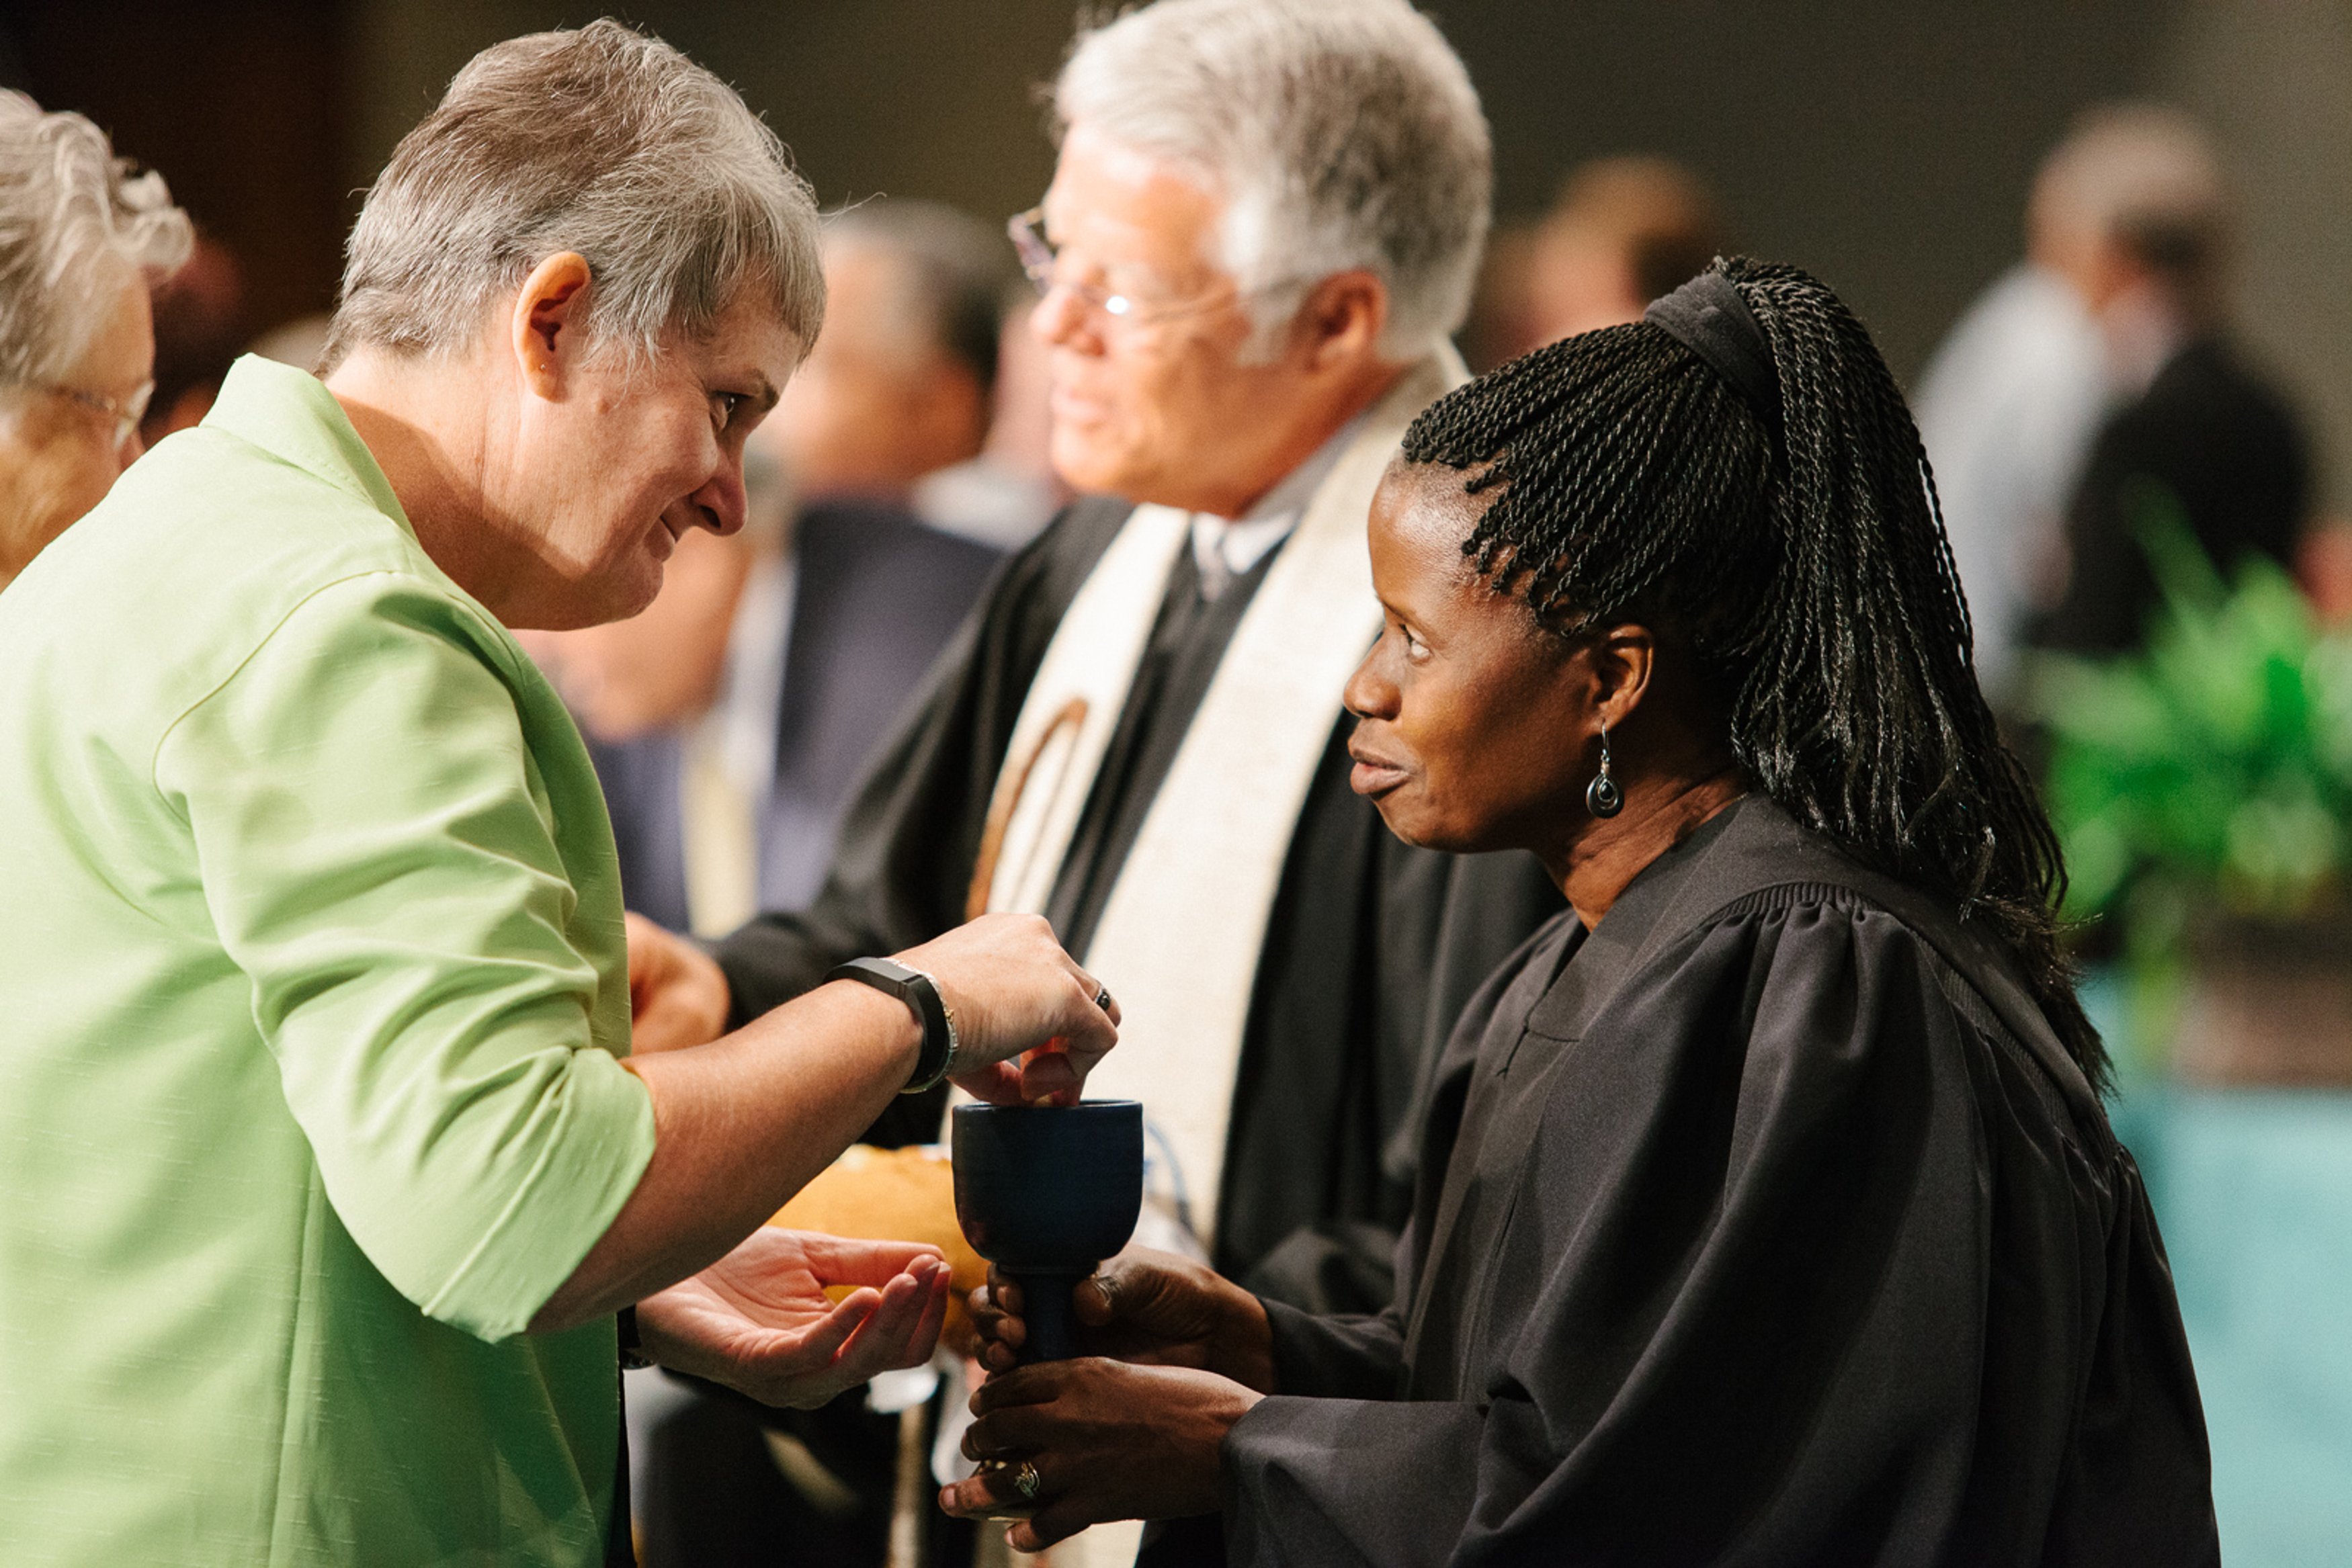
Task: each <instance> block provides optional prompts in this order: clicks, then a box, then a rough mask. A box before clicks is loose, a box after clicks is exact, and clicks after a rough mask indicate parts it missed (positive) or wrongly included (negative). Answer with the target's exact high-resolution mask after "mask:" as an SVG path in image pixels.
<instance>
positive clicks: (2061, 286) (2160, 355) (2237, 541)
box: [1918, 104, 2310, 706]
mask: <svg viewBox="0 0 2352 1568" xmlns="http://www.w3.org/2000/svg"><path fill="white" fill-rule="evenodd" d="M2026 233H2027V253H2028V255H2027V260H2026V261H2025V262H2023V263H2022V264H2021V265H2020V266H2019V267H2016V268H2015V269H2013V270H2012V271H2011V272H2010V273H2009V274H2008V275H2007V276H2005V277H2002V278H2001V279H2000V281H1999V282H1998V283H1996V284H1995V285H1994V286H1993V287H1992V288H1991V289H1990V290H1988V291H1987V293H1986V294H1985V295H1984V297H1983V298H1980V299H1979V300H1978V302H1977V303H1976V304H1975V305H1973V306H1971V307H1970V308H1969V312H1968V314H1967V315H1965V316H1963V317H1962V318H1961V319H1960V322H1959V324H1958V326H1957V327H1955V328H1954V329H1953V330H1952V333H1951V335H1950V336H1949V337H1948V339H1947V340H1945V342H1944V344H1943V346H1942V347H1941V348H1939V349H1938V350H1937V353H1936V356H1935V358H1934V359H1933V360H1932V361H1929V364H1928V367H1927V373H1926V374H1925V376H1924V377H1923V378H1922V381H1921V384H1920V391H1919V398H1918V405H1919V430H1920V438H1921V440H1922V441H1923V442H1924V443H1925V444H1926V445H1927V455H1928V459H1929V462H1930V463H1931V464H1932V465H1933V468H1934V473H1935V478H1936V487H1937V495H1938V497H1939V499H1940V501H1941V503H1942V507H1943V511H1944V517H1945V523H1946V527H1947V528H1948V532H1949V534H1950V538H1951V542H1952V556H1953V559H1954V560H1955V562H1956V563H1957V564H1958V568H1959V573H1960V581H1961V583H1962V585H1963V586H1964V587H1965V589H1966V590H1967V592H1968V601H1969V616H1970V620H1971V622H1972V623H1973V626H1974V629H1975V633H1976V649H1977V662H1978V669H1979V673H1980V676H1981V678H1982V680H1983V682H1984V685H1985V689H1986V691H1987V693H1988V695H1990V697H1991V699H1992V700H1993V702H1994V704H1995V706H2008V705H2009V704H2011V703H2012V702H2014V701H2015V700H2016V698H2017V696H2018V693H2017V691H2016V681H2017V678H2018V669H2017V657H2018V654H2019V653H2020V651H2021V648H2022V647H2023V646H2024V645H2025V643H2027V642H2028V641H2029V640H2031V641H2033V642H2037V643H2046V644H2048V645H2051V646H2056V647H2064V648H2072V649H2077V650H2096V651H2115V650H2118V649H2121V648H2124V647H2127V646H2130V645H2132V644H2133V643H2137V640H2138V636H2139V628H2140V622H2141V619H2142V617H2143V616H2144V614H2145V612H2146V611H2147V607H2148V605H2149V604H2150V603H2152V602H2153V598H2154V585H2153V582H2152V580H2151V579H2150V577H2149V573H2148V569H2147V559H2146V557H2145V556H2144V554H2143V553H2142V551H2141V547H2140V542H2139V535H2138V528H2139V526H2140V522H2141V519H2140V518H2139V517H2137V516H2134V515H2131V514H2132V513H2133V512H2134V510H2135V509H2136V507H2137V503H2135V502H2134V501H2133V500H2131V499H2130V497H2146V496H2147V495H2149V494H2150V493H2151V491H2150V489H2149V488H2148V485H2147V483H2146V482H2147V481H2152V482H2153V483H2154V484H2155V485H2156V486H2158V487H2160V493H2162V494H2165V495H2168V496H2170V497H2174V498H2175V499H2176V501H2177V504H2178V507H2179V510H2180V512H2181V513H2182V514H2183V517H2182V520H2183V521H2184V522H2185V523H2186V524H2187V525H2188V526H2189V528H2190V529H2191V530H2192V531H2193V532H2194V533H2195V534H2196V536H2197V537H2198V538H2199V539H2200V541H2201V542H2203V543H2204V544H2205V545H2206V548H2207V549H2208V551H2209V553H2211V554H2212V555H2213V556H2214V559H2216V561H2217V562H2218V563H2220V564H2221V565H2223V566H2224V567H2226V566H2227V565H2228V564H2229V563H2230V561H2231V559H2234V558H2235V557H2236V556H2237V555H2238V554H2240V553H2241V552H2242V550H2244V549H2250V548H2251V549H2260V550H2263V551H2265V552H2266V553H2271V554H2273V555H2277V556H2279V557H2280V558H2281V559H2286V558H2287V557H2288V556H2289V555H2290V554H2291V553H2292V552H2293V550H2294V543H2295V538H2296V536H2297V533H2298V531H2299V530H2300V528H2301V527H2302V524H2303V520H2304V513H2305V509H2306V507H2307V505H2308V492H2309V485H2310V477H2309V476H2310V459H2309V455H2308V453H2307V451H2306V449H2305V442H2304V439H2303V435H2302V434H2301V431H2300V427H2299V425H2298V423H2297V422H2296V420H2295V418H2294V415H2293V413H2291V411H2289V410H2288V409H2287V408H2286V407H2285V405H2284V402H2282V401H2281V400H2280V399H2279V397H2278V395H2277V394H2276V393H2275V392H2273V391H2272V390H2271V389H2270V388H2269V387H2268V386H2267V385H2266V384H2265V383H2264V382H2263V381H2262V379H2261V378H2260V377H2258V376H2256V375H2255V374H2253V373H2252V371H2248V370H2247V369H2246V368H2245V367H2244V366H2243V364H2242V362H2241V361H2240V360H2239V359H2238V357H2237V356H2236V355H2235V354H2234V353H2233V352H2232V351H2231V349H2230V348H2229V347H2228V345H2227V342H2226V333H2225V320H2224V314H2225V313H2224V310H2223V308H2222V306H2223V294H2224V287H2223V285H2224V282H2225V277H2224V273H2225V264H2226V262H2227V259H2228V251H2229V241H2230V222H2229V202H2228V193H2227V190H2226V188H2225V186H2224V184H2223V182H2222V179H2221V171H2220V169H2219V167H2218V165H2217V164H2216V163H2215V162H2214V159H2213V155H2212V152H2211V151H2210V148H2209V147H2208V146H2207V145H2206V142H2205V140H2204V138H2203V136H2202V134H2201V133H2200V132H2199V131H2198V130H2197V128H2196V127H2195V126H2194V125H2193V124H2192V123H2191V122H2189V120H2187V119H2186V118H2185V117H2184V116H2182V115H2180V114H2179V113H2178V112H2177V111H2175V110H2168V109H2163V108H2159V107H2156V106H2153V105H2144V104H2143V105H2131V104H2126V105H2116V106H2111V107H2108V108H2105V109H2100V110H2093V111H2092V112H2090V113H2089V114H2086V115H2085V116H2084V118H2083V119H2082V120H2081V121H2080V122H2079V123H2078V124H2077V125H2076V127H2075V128H2074V131H2072V132H2071V133H2070V134H2069V135H2068V136H2067V137H2066V139H2065V140H2064V141H2061V142H2060V143H2059V144H2058V146H2057V147H2055V148H2054V149H2053V150H2052V151H2051V152H2050V154H2049V156H2048V157H2047V158H2046V159H2044V160H2043V162H2042V167H2041V169H2040V171H2039V172H2037V173H2036V175H2035V177H2034V182H2033V189H2032V199H2031V201H2030V203H2029V204H2028V207H2027V214H2026Z"/></svg>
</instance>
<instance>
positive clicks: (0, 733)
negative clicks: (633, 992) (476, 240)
mask: <svg viewBox="0 0 2352 1568" xmlns="http://www.w3.org/2000/svg"><path fill="white" fill-rule="evenodd" d="M625 967H626V965H625V948H624V945H623V936H622V926H621V895H620V879H619V870H618V865H617V862H616V861H615V859H614V850H613V836H612V829H611V826H610V824H609V822H608V821H607V820H606V818H605V815H604V804H603V801H602V799H601V797H600V796H599V794H598V791H597V787H596V779H595V775H594V773H593V770H592V768H591V766H590V764H589V760H588V758H587V755H586V752H585V751H584V749H583V747H582V745H581V741H580V737H579V735H578V733H577V731H575V730H574V728H573V727H572V721H571V719H570V718H569V717H567V716H565V714H564V711H563V709H562V706H561V704H560V703H559V702H558V701H557V699H556V696H555V695H554V693H553V692H552V691H551V690H550V688H549V687H548V685H547V684H546V683H545V682H544V681H543V680H541V677H540V675H539V674H538V673H537V671H536V670H534V669H533V667H532V666H531V664H530V662H529V660H527V659H526V658H525V657H524V655H523V653H522V651H521V650H520V648H519V647H518V646H517V645H516V643H515V642H514V639H513V638H512V637H510V636H509V635H508V634H507V632H505V630H504V629H503V628H501V627H500V626H499V624H498V622H496V621H494V620H493V619H492V618H491V617H490V615H489V614H488V612H486V611H485V610H484V609H483V608H482V607H481V606H480V605H479V604H478V603H476V602H475V601H473V600H472V599H470V598H469V597H468V596H467V594H466V593H465V592H464V591H461V590H460V589H459V588H458V587H457V585H456V584H455V583H453V582H451V581H450V580H449V579H448V578H446V576H444V575H443V574H442V573H441V571H440V570H438V569H437V568H436V567H435V566H434V564H433V563H432V561H431V560H430V559H427V558H426V556H425V552H424V550H423V549H421V548H420V547H419V546H418V544H417V541H416V538H415V535H414V534H413V533H412V532H411V531H410V529H409V527H408V524H407V522H406V520H405V519H404V517H403V515H402V513H401V508H400V506H399V503H398V502H397V501H396V500H395V499H394V497H393V494H392V491H391V488H390V486H388V485H387V484H386V482H385V480H384V477H383V474H382V472H381V471H380V470H379V469H378V468H377V467H376V465H375V463H374V462H373V459H372V458H371V457H370V456H369V455H368V452H367V449H366V448H365V447H364V446H363V445H362V444H361V442H360V440H359V438H358V436H357V435H356V434H353V432H352V427H351V425H350V424H349V423H347V422H346V420H345V419H344V417H343V413H342V411H341V408H340V407H339V406H338V405H337V403H336V402H335V401H334V399H333V398H332V397H331V396H330V395H329V394H328V392H327V391H326V389H325V388H323V387H322V386H320V384H319V383H318V382H315V381H313V380H311V379H310V377H308V376H306V375H303V374H301V373H300V372H299V371H291V370H288V369H286V368H284V367H282V366H278V365H274V364H270V363H268V362H266V361H257V360H246V361H241V362H240V363H239V364H238V365H237V367H236V370H235V371H234V372H233V373H232V374H231V375H230V377H229V379H228V382H227V384H226V387H225V388H224V389H223V391H222V393H221V397H220V401H219V403H218V405H217V406H216V407H215V409H214V411H213V413H212V416H211V417H210V418H209V419H207V420H206V421H205V423H204V425H203V426H202V427H201V428H199V429H197V430H194V431H192V432H189V433H187V434H182V435H177V436H173V438H171V439H170V440H168V441H166V442H164V443H163V444H161V445H160V446H158V447H157V448H156V450H155V451H154V452H153V453H152V454H150V455H148V456H147V457H145V458H144V459H142V461H141V462H140V463H139V464H137V465H135V466H134V467H132V469H131V471H130V473H128V474H127V475H125V476H124V477H123V478H122V480H121V482H120V483H119V484H118V485H117V486H115V489H114V492H113V494H112V495H111V496H110V497H108V499H107V500H106V502H105V503H104V504H103V505H101V506H100V507H99V508H98V509H97V510H96V511H95V512H93V513H91V514H90V515H89V517H86V518H85V519H83V520H82V521H81V522H80V523H79V524H77V525H75V527H74V528H71V529H69V530H68V532H67V534H66V535H65V536H64V537H63V538H61V539H59V540H58V542H57V543H56V544H54V545H52V546H51V547H50V548H49V549H47V550H46V551H45V552H43V554H42V555H41V556H40V557H39V558H38V559H36V560H35V562H34V563H33V565H32V566H31V567H30V568H29V569H28V570H26V572H25V573H24V574H23V575H22V576H21V577H19V578H18V579H17V580H16V582H15V583H14V584H12V585H11V586H10V587H9V588H8V589H7V590H6V591H5V592H0V1563H7V1564H9V1565H10V1568H24V1565H26V1564H35V1563H40V1564H47V1563H73V1564H90V1565H92V1568H96V1565H98V1564H105V1565H106V1568H124V1565H128V1564H141V1563H171V1564H175V1565H177V1564H210V1563H220V1564H236V1565H237V1568H249V1565H253V1564H263V1563H268V1564H291V1563H398V1564H403V1565H421V1564H426V1563H485V1564H487V1563H499V1564H509V1563H596V1562H599V1561H601V1553H602V1549H603V1542H604V1530H605V1523H606V1517H607V1513H608V1511H609V1510H610V1507H611V1493H612V1489H613V1478H614V1450H615V1443H616V1420H617V1393H616V1388H615V1381H616V1380H615V1374H614V1337H613V1327H612V1324H611V1323H610V1322H602V1323H597V1324H594V1325H592V1326H590V1327H587V1328H583V1329H578V1330H574V1331H572V1332H571V1333H563V1334H557V1335H551V1336H540V1337H525V1336H523V1335H522V1333H521V1331H522V1328H523V1325H524V1324H525V1323H526V1322H528V1321H529V1320H530V1316H531V1314H532V1313H533V1312H535V1311H536V1310H537V1309H538V1308H539V1306H540V1305H541V1303H542V1302H544V1301H546V1299H547V1298H548V1296H549V1295H550V1294H551V1292H552V1291H553V1290H554V1289H555V1287H556V1286H557V1285H558V1284H560V1283H561V1282H562V1281H563V1280H564V1279H565V1278H566V1277H567V1276H568V1275H569V1274H570V1273H571V1271H572V1269H573V1267H574V1266H575V1265H576V1264H577V1263H578V1262H579V1260H581V1258H582V1257H583V1255H584V1254H585V1253H586V1252H587V1250H588V1249H589V1247H590V1245H591V1244H592V1243H593V1242H594V1240H595V1239H597V1237H599V1236H600V1235H601V1234H603V1232H604V1228H605V1227H606V1226H607V1225H608V1224H609V1223H610V1222H611V1220H612V1218H613V1217H614V1214H616V1213H617V1212H618V1211H619V1209H620V1207H621V1205H622V1203H623V1201H624V1200H625V1198H626V1197H627V1196H628V1194H629V1192H630V1190H631V1189H632V1188H633V1187H634V1186H635V1184H636V1181H637V1177H638V1176H639V1175H640V1174H641V1173H642V1171H643V1170H644V1167H645V1165H646V1160H647V1159H648V1158H649V1157H650V1156H651V1154H652V1151H653V1143H654V1134H653V1117H652V1111H651V1107H650V1105H649V1103H648V1101H647V1099H646V1094H645V1092H644V1090H643V1087H642V1086H641V1085H640V1084H639V1083H638V1082H636V1081H635V1079H634V1078H632V1077H631V1076H630V1075H629V1074H628V1073H627V1072H626V1071H624V1070H623V1069H622V1067H621V1066H620V1064H619V1061H617V1060H616V1059H617V1058H618V1057H620V1056H622V1055H625V1053H626V1051H627V1049H628V1030H629V1019H628V999H627V988H626V975H625Z"/></svg>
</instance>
